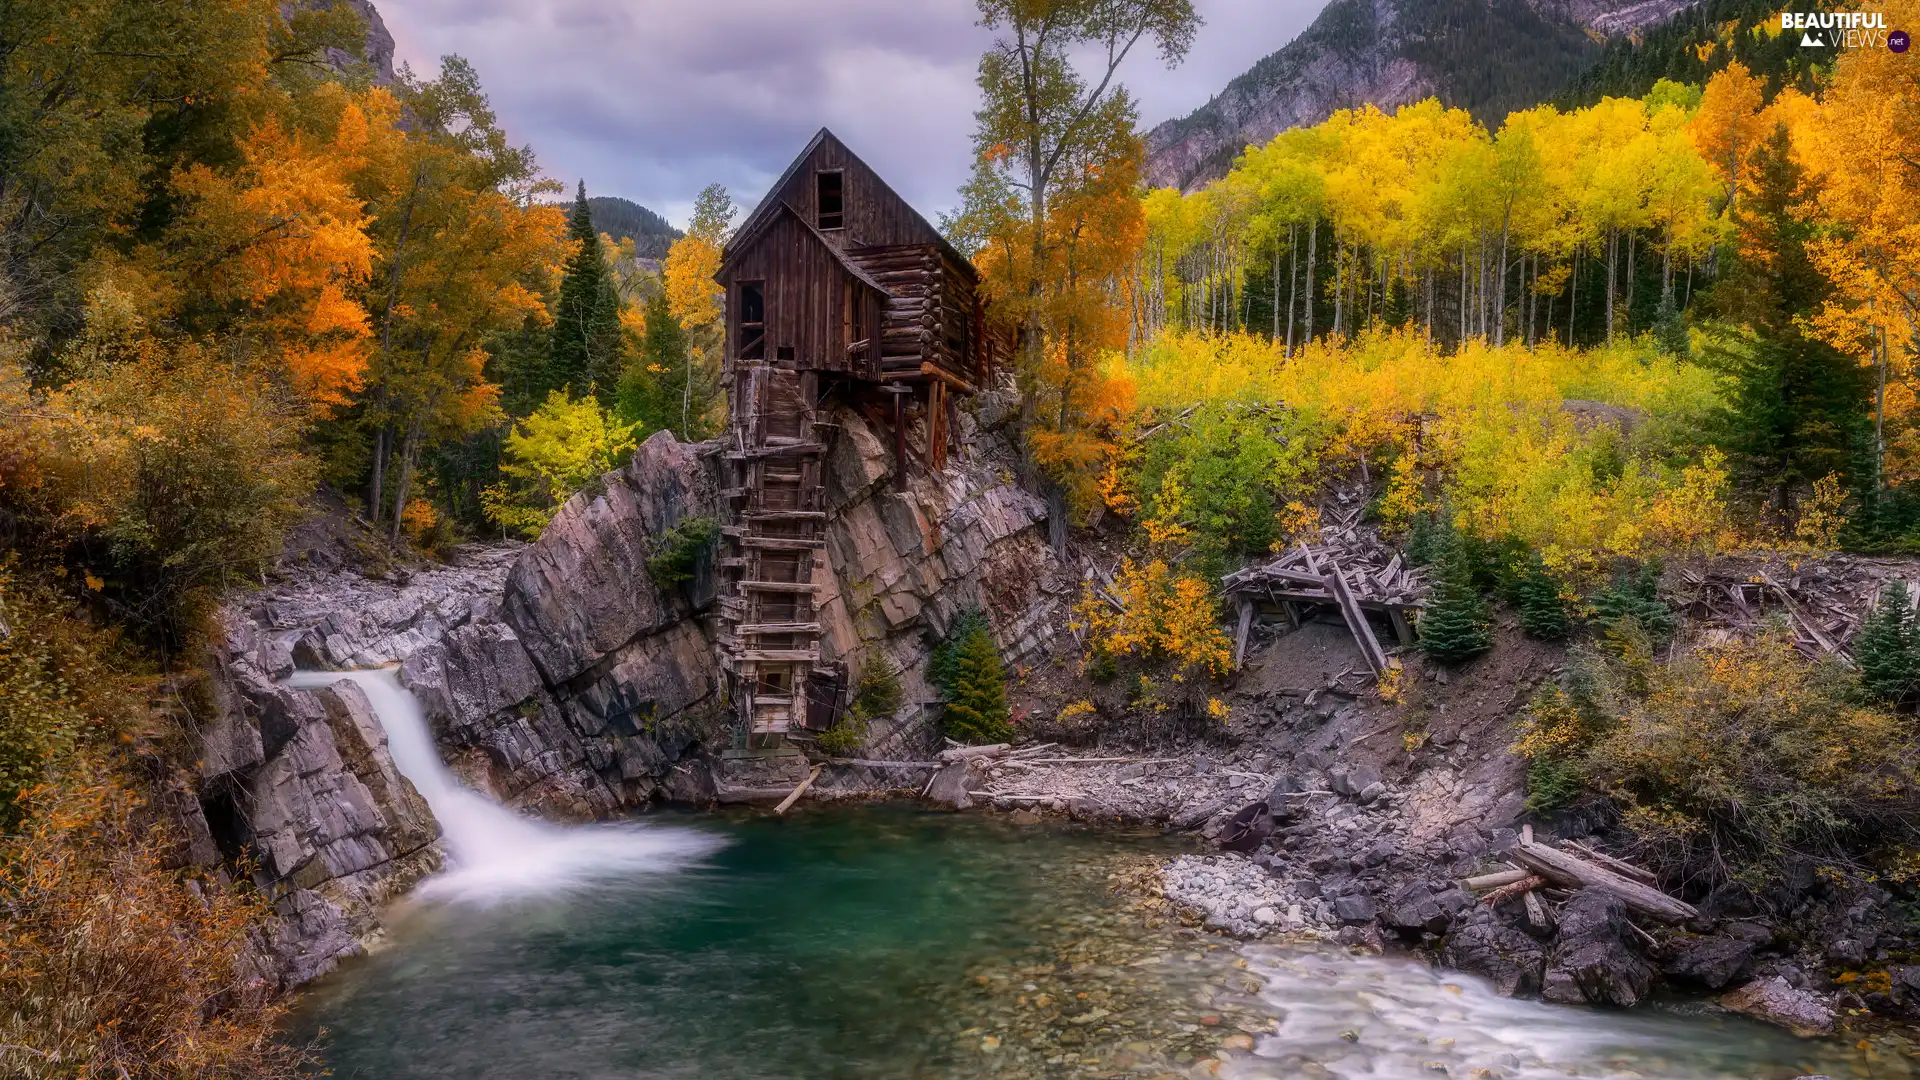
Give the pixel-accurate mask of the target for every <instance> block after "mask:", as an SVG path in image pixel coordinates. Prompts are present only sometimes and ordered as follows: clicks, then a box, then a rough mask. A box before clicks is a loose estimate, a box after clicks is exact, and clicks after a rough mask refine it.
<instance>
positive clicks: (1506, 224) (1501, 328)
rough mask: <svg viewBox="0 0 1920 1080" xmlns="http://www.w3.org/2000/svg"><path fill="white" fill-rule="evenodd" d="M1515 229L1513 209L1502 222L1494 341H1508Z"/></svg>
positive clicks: (1494, 308) (1494, 310)
mask: <svg viewBox="0 0 1920 1080" xmlns="http://www.w3.org/2000/svg"><path fill="white" fill-rule="evenodd" d="M1512 231H1513V211H1512V210H1511V209H1509V210H1508V211H1507V215H1506V217H1505V218H1504V219H1503V220H1502V221H1501V222H1500V282H1499V284H1498V285H1496V286H1495V292H1494V295H1493V318H1494V323H1493V343H1494V344H1495V345H1505V344H1506V343H1507V240H1508V237H1509V236H1510V235H1511V234H1512Z"/></svg>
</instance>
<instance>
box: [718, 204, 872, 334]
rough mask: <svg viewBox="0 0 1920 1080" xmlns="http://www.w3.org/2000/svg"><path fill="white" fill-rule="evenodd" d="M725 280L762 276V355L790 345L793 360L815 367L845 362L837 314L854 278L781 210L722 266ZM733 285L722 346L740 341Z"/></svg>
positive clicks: (754, 278)
mask: <svg viewBox="0 0 1920 1080" xmlns="http://www.w3.org/2000/svg"><path fill="white" fill-rule="evenodd" d="M727 277H728V279H729V281H761V282H764V283H765V284H764V285H763V287H762V288H763V291H764V294H765V297H766V305H767V353H766V355H767V358H768V359H769V360H771V359H773V358H775V357H777V356H779V355H780V352H779V350H780V349H782V348H790V349H792V350H793V351H794V359H795V362H796V363H797V364H798V365H799V366H800V367H802V368H811V369H814V370H816V371H841V370H844V369H845V368H846V363H847V362H846V345H847V342H846V341H845V339H844V337H843V328H842V320H841V319H840V317H839V313H840V311H841V307H842V305H843V304H844V303H845V302H846V301H845V296H846V290H847V289H848V288H849V286H850V284H854V279H853V278H852V277H851V276H850V275H848V273H847V272H846V270H845V269H843V268H842V267H841V266H840V263H839V260H837V259H835V258H834V257H833V253H832V252H831V251H828V250H826V249H825V248H824V247H822V246H821V244H820V242H819V241H818V240H817V239H815V238H814V235H813V234H812V233H811V232H809V231H808V230H807V228H806V227H805V226H803V225H801V224H800V223H799V222H798V221H796V220H794V219H793V217H792V216H791V215H788V214H782V215H780V217H779V219H778V220H776V221H774V222H773V223H772V224H770V225H768V226H767V227H766V228H765V229H764V230H762V231H761V232H760V234H759V235H758V236H756V237H755V238H754V239H753V240H752V242H751V243H749V244H748V245H747V247H746V248H745V249H744V250H742V251H739V252H737V253H736V254H735V255H734V258H733V260H732V262H731V264H730V265H729V266H728V267H727ZM739 316H740V312H739V303H738V300H737V291H736V290H731V289H730V290H728V304H727V348H728V355H730V356H731V355H732V350H733V349H734V347H735V344H736V343H737V342H738V341H739V329H740V328H739Z"/></svg>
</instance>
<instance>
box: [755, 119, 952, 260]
mask: <svg viewBox="0 0 1920 1080" xmlns="http://www.w3.org/2000/svg"><path fill="white" fill-rule="evenodd" d="M829 140H831V141H832V142H833V144H834V145H835V146H836V147H838V148H839V149H840V150H841V151H842V152H843V153H845V154H846V155H847V156H848V157H849V158H852V159H853V160H855V161H858V162H860V164H861V165H862V166H864V167H865V168H866V171H867V172H868V174H870V175H871V176H872V178H873V181H874V182H875V183H877V184H879V185H880V191H881V193H882V194H884V195H886V196H887V197H889V198H891V199H893V200H894V201H895V202H897V203H899V204H900V205H901V206H903V207H905V208H906V210H907V212H908V213H910V214H912V215H913V217H914V219H915V220H917V221H918V222H919V223H920V224H921V225H922V226H924V227H925V228H926V230H927V235H929V236H931V237H932V238H933V240H932V242H933V243H934V244H937V245H938V246H939V247H940V249H941V250H942V251H943V252H945V253H946V254H947V255H949V256H951V257H952V258H953V260H954V261H955V262H957V263H959V264H960V265H961V266H964V267H966V268H967V270H968V271H969V272H973V261H972V260H970V259H968V258H967V257H966V256H965V255H962V254H960V252H959V250H958V249H956V248H955V247H954V246H953V245H952V244H950V243H948V242H947V238H946V237H945V236H943V235H942V234H941V232H940V230H939V229H937V228H935V227H934V226H933V223H932V222H930V221H928V220H927V218H926V215H924V214H922V213H921V212H920V211H919V210H917V209H915V208H914V205H913V204H912V203H910V202H908V201H907V200H905V199H903V198H901V197H900V193H899V192H897V191H895V190H893V187H892V185H890V184H888V183H887V181H886V178H885V177H882V176H881V175H880V174H879V173H878V172H877V171H875V170H874V168H873V166H871V165H868V164H867V163H866V160H865V159H864V158H862V157H860V155H858V154H856V153H854V152H853V150H852V149H851V148H850V147H848V146H847V144H846V143H845V142H844V141H842V140H841V138H840V137H839V136H838V135H835V134H834V133H833V132H832V131H829V130H828V129H826V128H824V127H823V128H821V129H820V130H819V131H817V132H814V135H813V138H811V139H809V140H807V145H806V146H805V147H804V148H803V149H802V150H801V151H800V153H799V154H797V155H795V156H794V159H793V160H792V161H790V162H788V163H787V167H786V169H785V171H783V172H781V174H780V177H779V179H777V180H775V181H774V182H773V186H772V187H770V188H768V189H767V194H766V195H765V196H764V197H762V198H761V200H760V204H759V205H758V206H755V207H754V208H753V213H751V214H748V215H747V218H746V220H745V221H742V222H741V223H740V227H739V228H738V229H736V230H734V234H733V238H732V239H731V240H728V241H727V246H726V249H725V251H723V252H722V253H721V258H720V264H721V266H722V267H723V268H724V267H725V266H726V263H727V255H728V253H730V252H731V251H732V250H733V248H734V245H736V244H739V243H741V242H742V241H744V240H746V239H748V238H749V237H751V236H753V235H754V234H756V233H758V232H759V231H760V230H762V229H764V228H765V227H766V225H767V223H768V222H769V221H771V220H773V219H774V217H775V216H776V215H777V214H778V213H779V211H780V209H781V208H782V207H785V209H786V210H787V212H788V213H794V210H793V208H792V207H790V206H786V204H785V203H784V202H782V201H781V200H779V199H778V198H776V197H775V196H776V194H777V193H778V192H780V191H782V190H784V189H785V188H786V186H787V184H788V182H790V181H791V180H792V179H793V178H794V175H795V174H796V173H798V172H799V171H800V165H801V163H802V162H805V161H806V160H807V159H808V158H810V157H812V156H813V153H814V151H815V150H818V149H819V148H820V145H821V144H822V143H825V142H827V141H829ZM795 216H796V217H800V218H801V222H802V224H805V225H807V227H808V228H812V227H813V226H812V224H811V223H810V222H807V221H806V220H805V217H804V216H803V215H799V214H795ZM814 231H815V233H816V235H817V234H818V232H819V231H818V230H817V229H816V230H814ZM821 239H822V240H825V237H822V238H821ZM827 246H829V247H833V246H834V245H833V244H832V242H831V241H828V242H827ZM836 250H837V249H836ZM842 261H844V259H843V260H842ZM881 291H882V292H884V291H886V290H884V289H883V290H881Z"/></svg>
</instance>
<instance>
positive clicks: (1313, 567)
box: [1220, 529, 1427, 677]
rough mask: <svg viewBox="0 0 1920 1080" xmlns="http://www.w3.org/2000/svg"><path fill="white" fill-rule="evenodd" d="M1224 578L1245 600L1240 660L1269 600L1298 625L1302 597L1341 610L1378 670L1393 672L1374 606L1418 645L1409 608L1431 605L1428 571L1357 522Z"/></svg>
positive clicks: (1406, 640) (1226, 587) (1236, 646)
mask: <svg viewBox="0 0 1920 1080" xmlns="http://www.w3.org/2000/svg"><path fill="white" fill-rule="evenodd" d="M1220 585H1221V588H1222V590H1223V591H1224V592H1225V593H1226V595H1227V596H1228V598H1230V599H1231V600H1233V601H1234V603H1235V604H1236V606H1237V608H1238V615H1239V625H1238V626H1237V627H1236V630H1235V634H1234V642H1233V662H1234V663H1235V664H1236V665H1237V664H1239V663H1240V661H1241V660H1242V659H1244V658H1245V656H1246V648H1247V637H1248V633H1249V631H1250V630H1251V628H1252V626H1253V624H1254V623H1255V622H1256V621H1259V619H1260V618H1261V616H1263V615H1264V614H1265V612H1264V611H1263V610H1262V608H1263V607H1270V608H1275V609H1278V614H1279V615H1280V616H1281V617H1283V618H1285V619H1286V621H1287V623H1288V625H1290V626H1298V625H1299V609H1298V605H1301V604H1324V605H1326V606H1328V607H1331V608H1333V609H1334V610H1336V611H1338V612H1339V613H1340V617H1341V619H1342V620H1343V621H1344V622H1345V623H1346V624H1347V629H1348V630H1349V631H1351V632H1352V634H1353V638H1354V641H1355V642H1356V643H1357V644H1358V645H1359V646H1360V654H1361V656H1363V657H1365V658H1366V661H1367V667H1368V669H1369V670H1371V671H1372V672H1373V674H1374V675H1375V676H1376V677H1377V676H1380V675H1383V674H1385V673H1386V671H1387V668H1388V667H1389V666H1390V661H1389V660H1388V658H1387V654H1386V650H1384V649H1382V648H1381V646H1380V639H1379V637H1378V636H1376V635H1375V634H1374V632H1373V626H1372V624H1371V623H1370V622H1368V620H1367V612H1369V611H1377V612H1380V613H1382V614H1384V615H1385V616H1386V617H1387V619H1388V621H1389V622H1390V623H1392V625H1393V631H1394V636H1395V638H1396V639H1398V641H1399V642H1400V644H1402V645H1411V644H1413V630H1412V621H1411V620H1410V619H1409V618H1408V613H1409V612H1410V611H1418V610H1419V609H1420V608H1421V607H1424V606H1425V604H1426V595H1427V583H1426V576H1425V574H1424V572H1422V571H1420V570H1416V569H1409V568H1407V567H1406V566H1405V565H1404V563H1403V560H1402V559H1401V557H1400V554H1399V553H1398V552H1395V551H1392V550H1391V549H1389V548H1388V547H1387V546H1386V545H1384V544H1381V543H1379V542H1378V541H1374V540H1371V539H1368V538H1367V537H1365V536H1363V535H1361V534H1360V533H1358V532H1357V531H1354V530H1352V529H1346V530H1342V531H1341V532H1340V533H1339V534H1338V536H1337V537H1336V538H1335V539H1331V540H1327V541H1323V542H1321V543H1317V544H1301V545H1300V546H1298V547H1296V548H1294V549H1293V550H1292V551H1289V552H1287V553H1286V554H1284V555H1281V556H1279V557H1278V558H1276V559H1273V560H1271V561H1269V562H1267V563H1264V564H1262V565H1260V566H1249V567H1246V568H1245V569H1241V570H1235V571H1234V572H1233V573H1231V574H1228V575H1226V576H1225V577H1223V578H1221V579H1220Z"/></svg>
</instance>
